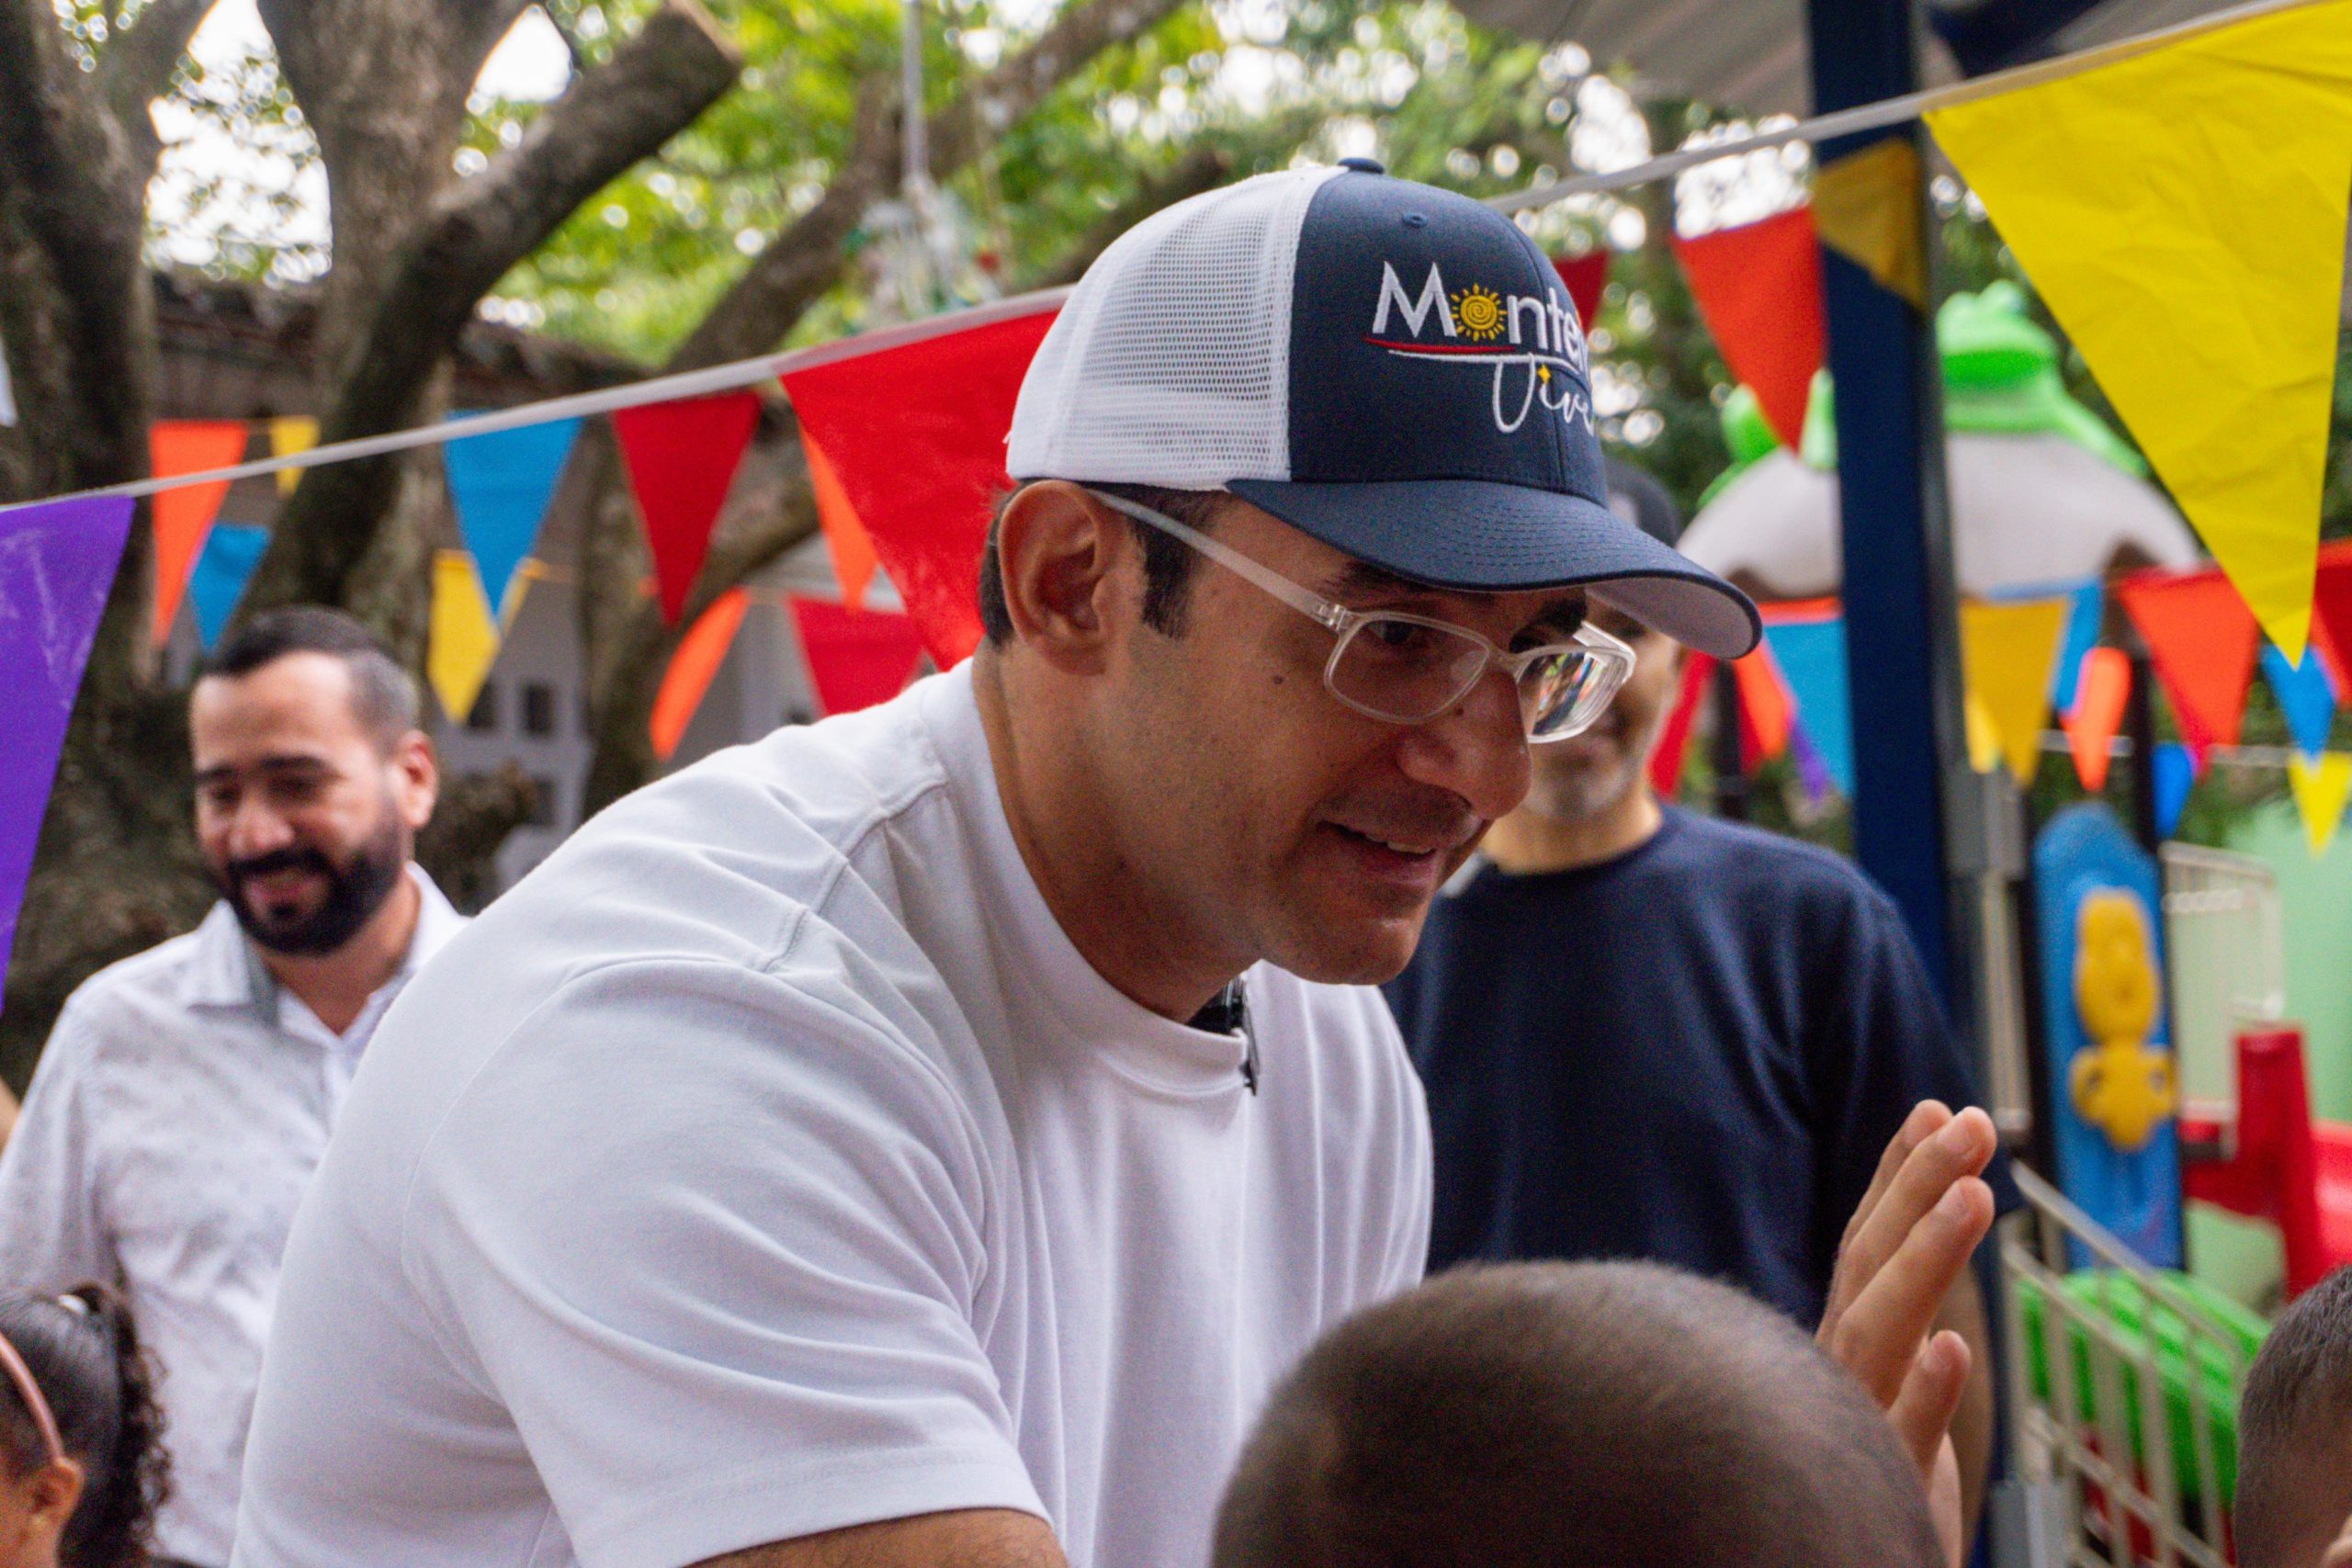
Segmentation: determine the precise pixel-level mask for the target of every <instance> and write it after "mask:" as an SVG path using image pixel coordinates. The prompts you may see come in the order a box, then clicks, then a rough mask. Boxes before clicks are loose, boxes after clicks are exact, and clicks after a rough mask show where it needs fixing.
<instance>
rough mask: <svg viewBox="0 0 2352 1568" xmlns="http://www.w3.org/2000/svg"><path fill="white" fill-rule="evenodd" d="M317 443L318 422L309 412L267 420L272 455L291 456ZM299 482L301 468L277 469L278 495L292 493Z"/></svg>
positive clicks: (306, 450) (270, 453) (305, 450)
mask: <svg viewBox="0 0 2352 1568" xmlns="http://www.w3.org/2000/svg"><path fill="white" fill-rule="evenodd" d="M318 444H319V422H318V421H317V420H315V419H312V418H311V416H310V415H309V414H306V413H289V414H284V415H281V416H280V417H278V418H277V419H273V420H271V421H270V422H269V455H270V456H271V457H292V456H294V454H295V453H297V452H308V451H309V450H310V449H311V447H313V446H317V445H318ZM301 482H302V470H301V469H300V468H280V469H278V470H277V493H278V494H279V495H292V494H293V493H294V487H295V486H296V485H298V484H300V483H301Z"/></svg>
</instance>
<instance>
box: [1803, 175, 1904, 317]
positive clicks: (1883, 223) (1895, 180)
mask: <svg viewBox="0 0 2352 1568" xmlns="http://www.w3.org/2000/svg"><path fill="white" fill-rule="evenodd" d="M1922 221H1923V214H1922V213H1921V211H1920V208H1919V153H1918V151H1917V149H1916V148H1914V147H1913V146H1912V145H1911V141H1910V140H1909V138H1907V137H1902V136H1889V137H1885V138H1883V139H1882V140H1880V141H1873V142H1871V144H1870V145H1869V146H1867V147H1865V148H1863V149H1862V150H1861V151H1860V152H1849V153H1848V154H1846V156H1844V157H1842V158H1833V159H1831V160H1830V161H1829V162H1828V163H1826V164H1822V165H1821V167H1820V168H1818V169H1816V170H1815V171H1814V176H1813V226H1814V229H1815V231H1816V232H1817V233H1819V234H1820V236H1821V243H1823V244H1825V245H1827V246H1828V247H1829V248H1830V249H1831V250H1833V251H1836V252H1837V253H1838V254H1839V255H1841V256H1844V257H1845V258H1846V259H1847V260H1848V261H1849V262H1852V263H1853V264H1854V265H1856V266H1859V267H1860V268H1861V269H1862V270H1863V271H1864V272H1867V273H1869V274H1870V275H1871V277H1873V278H1875V279H1876V280H1877V281H1878V286H1879V287H1880V288H1884V289H1887V290H1889V291H1891V292H1893V293H1895V294H1899V295H1901V296H1902V297H1903V298H1904V299H1908V300H1909V301H1911V308H1912V309H1913V310H1923V311H1924V310H1927V308H1928V257H1927V248H1926V245H1925V244H1924V243H1923V242H1922V236H1921V232H1920V230H1921V225H1922Z"/></svg>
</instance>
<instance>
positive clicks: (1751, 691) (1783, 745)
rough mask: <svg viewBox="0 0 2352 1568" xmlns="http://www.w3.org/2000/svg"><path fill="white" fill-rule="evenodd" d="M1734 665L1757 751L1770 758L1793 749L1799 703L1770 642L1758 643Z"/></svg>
mask: <svg viewBox="0 0 2352 1568" xmlns="http://www.w3.org/2000/svg"><path fill="white" fill-rule="evenodd" d="M1731 668H1732V674H1733V676H1734V677H1735V678H1736V680H1737V681H1738V682H1739V707H1740V713H1741V716H1743V717H1744V718H1746V720H1747V726H1748V728H1749V730H1750V732H1751V733H1752V734H1753V735H1754V736H1755V739H1756V753H1757V755H1758V757H1759V758H1761V759H1762V760H1763V761H1768V762H1769V761H1771V760H1772V759H1773V758H1775V757H1778V756H1779V755H1780V754H1781V752H1783V751H1786V750H1788V749H1789V726H1790V725H1791V723H1792V721H1793V720H1794V719H1795V716H1796V704H1795V703H1793V702H1792V701H1791V700H1790V697H1789V685H1788V682H1786V681H1784V680H1782V679H1781V667H1780V666H1779V665H1778V664H1776V663H1774V662H1773V661H1772V645H1771V644H1770V643H1759V644H1758V645H1757V649H1756V651H1755V652H1753V653H1751V654H1749V655H1747V657H1746V658H1745V659H1738V660H1733V661H1732V667H1731Z"/></svg>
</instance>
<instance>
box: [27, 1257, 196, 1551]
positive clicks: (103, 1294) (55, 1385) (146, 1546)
mask: <svg viewBox="0 0 2352 1568" xmlns="http://www.w3.org/2000/svg"><path fill="white" fill-rule="evenodd" d="M0 1334H5V1335H6V1336H7V1338H8V1342H9V1343H10V1344H11V1345H14V1346H15V1347H16V1348H17V1354H18V1355H19V1356H21V1357H23V1358H24V1361H25V1365H26V1366H27V1367H28V1369H29V1370H30V1371H31V1372H32V1374H33V1381H34V1382H36V1383H38V1384H39V1385H40V1391H41V1397H42V1398H44V1399H45V1400H47V1401H48V1402H49V1407H50V1412H51V1415H52V1416H55V1417H56V1420H57V1427H58V1435H59V1437H60V1438H62V1440H63V1442H64V1446H65V1452H66V1455H67V1457H68V1458H71V1459H73V1460H74V1461H78V1462H79V1463H80V1464H81V1465H82V1467H83V1470H84V1472H85V1474H86V1475H87V1476H88V1478H89V1479H88V1483H87V1484H86V1486H85V1489H84V1491H83V1493H82V1500H81V1501H80V1502H79V1503H77V1504H76V1505H75V1506H74V1516H73V1517H72V1518H70V1519H68V1520H66V1521H65V1534H64V1538H63V1540H62V1541H60V1543H59V1562H60V1563H61V1565H62V1568H146V1564H147V1563H148V1562H151V1561H152V1560H153V1554H154V1529H155V1510H156V1508H157V1507H158V1506H161V1505H162V1503H163V1501H164V1495H165V1494H166V1493H167V1492H169V1490H170V1489H171V1480H170V1462H171V1461H170V1460H169V1458H168V1457H167V1456H166V1455H165V1453H164V1417H163V1411H162V1410H161V1408H160V1407H159V1406H158V1405H157V1404H156V1403H155V1393H154V1374H153V1368H152V1367H151V1366H150V1365H149V1363H148V1359H147V1357H146V1355H145V1354H144V1353H143V1352H142V1351H141V1349H140V1348H139V1334H138V1330H137V1328H136V1327H135V1326H134V1325H132V1323H131V1320H130V1311H129V1309H128V1308H126V1307H125V1306H124V1305H123V1303H122V1299H121V1298H120V1297H119V1296H118V1295H116V1294H115V1293H114V1292H112V1291H110V1290H108V1289H107V1287H105V1286H104V1285H98V1284H85V1285H77V1286H75V1287H74V1289H73V1290H71V1291H69V1292H66V1293H65V1294H64V1295H62V1296H54V1297H50V1296H30V1295H15V1294H11V1295H0ZM46 1457H47V1456H46V1454H45V1453H44V1451H43V1449H42V1446H41V1439H40V1432H39V1430H38V1429H37V1428H36V1427H35V1426H34V1423H33V1416H32V1412H31V1411H30V1410H28V1409H27V1408H26V1407H25V1404H24V1401H23V1399H22V1398H21V1397H20V1396H19V1395H18V1394H17V1391H16V1390H15V1388H14V1387H12V1386H10V1385H9V1384H7V1383H6V1382H0V1461H5V1462H6V1465H7V1467H8V1469H9V1471H10V1472H12V1473H15V1474H19V1475H21V1474H23V1473H25V1472H28V1471H30V1470H32V1469H34V1468H35V1467H37V1466H39V1465H40V1463H41V1462H42V1461H43V1460H44V1459H45V1458H46Z"/></svg>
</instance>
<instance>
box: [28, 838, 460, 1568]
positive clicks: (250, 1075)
mask: <svg viewBox="0 0 2352 1568" xmlns="http://www.w3.org/2000/svg"><path fill="white" fill-rule="evenodd" d="M409 869H410V873H411V874H412V875H413V876H414V877H415V879H416V883H417V886H418V889H419V891H420V892H422V893H423V895H424V902H423V905H422V908H420V909H419V911H418V915H417V922H416V933H415V935H414V937H413V938H412V939H411V941H410V942H409V950H408V955H407V957H406V958H405V959H403V960H402V961H401V967H400V970H399V972H398V973H396V974H395V975H393V976H392V977H391V978H390V980H387V981H386V982H385V983H384V985H383V986H382V987H380V988H379V990H378V991H377V992H376V993H375V994H374V995H373V996H371V997H369V998H368V1004H367V1006H366V1007H364V1008H362V1009H361V1010H360V1013H359V1016H358V1017H357V1018H356V1019H355V1020H353V1021H352V1024H351V1027H350V1028H349V1029H346V1030H345V1031H344V1032H342V1033H341V1034H337V1033H335V1032H334V1031H333V1030H331V1029H329V1028H328V1027H327V1026H326V1025H325V1024H323V1023H322V1022H320V1021H319V1019H318V1017H317V1015H316V1014H314V1013H312V1012H311V1010H310V1008H308V1007H307V1006H305V1005H304V1004H303V1002H302V1000H301V998H299V997H297V996H295V995H294V994H293V993H292V992H291V991H288V990H286V989H285V988H284V987H280V986H279V985H278V984H277V981H276V979H275V978H274V977H273V976H271V975H270V973H269V970H268V969H267V968H266V966H265V965H264V964H262V962H261V960H260V957H259V955H258V954H256V953H255V952H254V949H253V948H252V946H251V945H250V944H248V943H247V942H246V941H245V937H244V933H243V931H240V930H239V929H238V926H237V919H236V916H235V914H234V913H233V912H232V910H231V909H230V908H229V906H228V905H227V904H225V903H222V904H216V905H214V906H213V908H212V912H211V913H210V914H209V915H208V916H206V917H205V919H204V923H203V924H201V925H199V926H198V928H197V929H196V930H195V931H190V932H189V933H188V934H187V935H186V936H183V937H175V938H174V939H173V940H172V941H170V942H164V944H163V945H161V946H160V947H154V948H151V949H149V950H148V951H147V952H145V953H140V954H139V955H137V956H136V957H133V958H127V959H125V960H123V961H122V962H121V963H119V964H114V965H112V966H111V967H109V968H107V969H105V970H103V971H101V972H100V973H99V974H97V975H96V976H92V977H91V978H90V979H89V980H87V981H85V983H84V984H83V985H82V986H81V987H80V988H79V989H77V990H76V991H75V992H74V995H73V997H72V998H70V999H68V1000H67V1002H66V1004H65V1010H64V1011H63V1012H62V1013H61V1014H60V1015H59V1016H58V1020H57V1027H56V1028H55V1030H54V1031H52V1032H51V1034H50V1037H49V1043H48V1046H47V1047H46V1049H45V1050H44V1051H43V1052H42V1054H41V1058H40V1068H39V1070H38V1071H36V1072H35V1073H34V1075H33V1081H32V1088H31V1090H30V1092H29V1093H28V1094H27V1095H26V1097H25V1104H24V1111H23V1116H22V1119H21V1120H20V1121H19V1122H17V1130H16V1133H15V1135H14V1136H12V1137H11V1138H10V1139H9V1140H8V1144H7V1148H6V1153H5V1154H0V1289H5V1290H26V1291H35V1292H42V1293H50V1292H58V1291H62V1290H65V1289H67V1288H69V1287H71V1286H72V1285H74V1284H75V1283H77V1282H78V1281H80V1280H91V1279H95V1280H107V1281H110V1282H112V1283H114V1284H116V1285H117V1286H119V1288H120V1289H121V1290H122V1291H123V1292H124V1294H125V1296H126V1297H127V1298H128V1300H129V1301H130V1306H131V1310H132V1311H133V1312H134V1313H135V1314H137V1319H138V1324H139V1333H140V1337H141V1342H142V1343H144V1344H145V1345H146V1346H147V1347H148V1349H149V1352H150V1354H151V1355H152V1356H153V1359H154V1360H155V1362H156V1363H157V1365H158V1366H159V1368H160V1369H161V1371H162V1373H163V1378H162V1382H161V1385H160V1395H161V1398H162V1402H163V1406H164V1419H165V1422H166V1426H165V1429H164V1438H165V1446H166V1447H167V1448H168V1449H169V1450H170V1451H171V1456H172V1482H173V1485H172V1496H171V1499H170V1501H169V1502H167V1503H166V1504H165V1505H164V1511H163V1514H162V1517H160V1518H159V1519H158V1521H157V1530H156V1534H157V1545H158V1547H159V1548H160V1549H161V1551H163V1554H164V1556H166V1557H175V1558H183V1559H186V1560H187V1561H189V1562H198V1563H207V1562H227V1561H228V1559H229V1540H230V1534H231V1531H232V1529H233V1528H234V1526H235V1523H236V1517H237V1476H238V1472H239V1470H240V1469H241V1468H242V1466H243V1461H244V1448H245V1430H246V1427H247V1426H248V1425H249V1424H250V1422H251V1420H252V1416H253V1404H254V1387H255V1386H256V1384H257V1383H258V1382H259V1379H260V1373H261V1352H262V1344H263V1342H264V1340H266V1338H267V1337H268V1335H269V1324H270V1316H271V1314H272V1312H273V1310H274V1308H275V1306H276V1304H277V1269H278V1258H279V1257H280V1255H281V1254H282V1253H283V1252H284V1250H285V1247H286V1232H287V1228H288V1226H289V1225H290V1224H292V1223H293V1220H294V1207H295V1204H296V1203H297V1202H299V1201H300V1199H301V1196H302V1191H303V1189H304V1188H305V1187H307V1186H308V1185H309V1183H310V1179H311V1172H312V1171H313V1170H315V1169H316V1168H317V1167H318V1163H319V1156H320V1155H321V1154H322V1152H324V1150H325V1148H326V1142H327V1134H328V1133H329V1131H330V1130H331V1129H332V1128H333V1127H334V1120H335V1114H336V1112H337V1111H338V1110H340V1109H341V1107H342V1104H343V1097H344V1091H345V1089H347V1088H349V1087H350V1084H351V1075H352V1071H353V1069H354V1068H355V1067H356V1066H358V1062H359V1055H360V1052H361V1051H362V1050H363V1049H364V1048H365V1047H366V1046H367V1043H368V1036H369V1035H371V1034H373V1033H374V1032H375V1030H376V1022H377V1021H378V1020H379V1019H380V1018H382V1017H383V1016H384V1010H385V1008H387V1007H388V1006H390V1003H391V1000H392V998H393V997H394V996H396V995H397V994H399V992H400V989H401V987H402V986H403V985H405V984H406V983H407V981H408V978H409V976H411V975H413V974H414V973H415V972H416V970H417V968H418V967H419V966H420V965H421V964H424V961H425V960H426V959H427V958H429V957H431V956H432V955H433V954H434V953H435V952H436V951H438V950H439V948H440V947H441V944H442V943H444V942H447V941H448V939H449V938H450V937H451V936H452V935H454V934H455V933H456V932H457V931H458V928H459V927H460V926H462V925H463V924H464V923H465V919H464V917H462V916H460V915H459V914H458V912H457V911H456V910H455V909H453V908H450V907H449V902H448V900H447V899H446V898H444V897H442V896H441V892H440V889H438V888H436V887H435V886H433V883H432V881H431V879H430V878H428V877H426V876H425V875H424V873H423V872H422V871H419V870H417V869H416V868H415V867H414V866H411V867H410V868H409Z"/></svg>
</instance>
